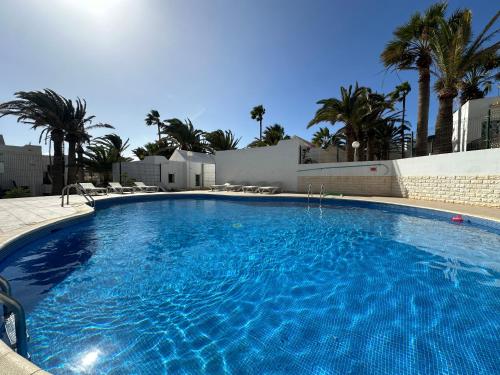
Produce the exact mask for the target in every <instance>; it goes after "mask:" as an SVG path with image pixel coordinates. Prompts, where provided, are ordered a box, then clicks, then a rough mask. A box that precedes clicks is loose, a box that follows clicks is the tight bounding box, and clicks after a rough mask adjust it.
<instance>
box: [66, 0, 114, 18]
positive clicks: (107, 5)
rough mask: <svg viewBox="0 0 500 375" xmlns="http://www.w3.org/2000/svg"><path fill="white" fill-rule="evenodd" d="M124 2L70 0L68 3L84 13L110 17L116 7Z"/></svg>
mask: <svg viewBox="0 0 500 375" xmlns="http://www.w3.org/2000/svg"><path fill="white" fill-rule="evenodd" d="M121 2H122V0H69V1H68V3H70V4H72V5H73V6H75V7H78V8H79V9H80V10H82V11H87V12H88V13H90V14H92V15H94V16H96V17H103V16H108V15H111V14H112V13H113V11H114V10H116V7H117V6H118V5H119V3H121Z"/></svg>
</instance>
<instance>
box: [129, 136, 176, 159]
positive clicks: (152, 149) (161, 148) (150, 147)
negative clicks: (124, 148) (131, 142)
mask: <svg viewBox="0 0 500 375" xmlns="http://www.w3.org/2000/svg"><path fill="white" fill-rule="evenodd" d="M175 149H176V145H175V144H173V143H172V142H170V141H169V140H167V139H166V138H162V139H161V141H160V142H158V141H156V142H148V143H146V144H145V145H144V146H142V147H137V148H135V149H133V150H132V152H133V153H134V155H135V156H137V158H138V159H139V160H144V158H145V157H146V156H155V155H159V156H164V157H166V158H167V159H169V158H170V156H172V154H173V153H174V151H175Z"/></svg>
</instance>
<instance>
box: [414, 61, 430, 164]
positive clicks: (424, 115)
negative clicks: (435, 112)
mask: <svg viewBox="0 0 500 375" xmlns="http://www.w3.org/2000/svg"><path fill="white" fill-rule="evenodd" d="M430 83H431V74H430V69H429V66H421V67H419V68H418V114H417V146H416V153H417V156H425V155H427V132H428V126H429V100H430V96H431V88H430Z"/></svg>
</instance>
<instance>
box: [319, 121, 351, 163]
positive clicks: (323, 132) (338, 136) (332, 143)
mask: <svg viewBox="0 0 500 375" xmlns="http://www.w3.org/2000/svg"><path fill="white" fill-rule="evenodd" d="M312 143H313V144H314V145H316V146H319V147H321V148H322V149H324V150H326V149H327V148H329V147H335V148H336V149H337V162H338V161H339V159H340V158H339V151H340V150H341V149H344V148H345V134H344V133H342V131H340V130H337V131H336V132H335V133H333V134H332V133H330V129H329V128H327V127H324V128H319V130H318V131H317V132H316V133H314V134H313V138H312Z"/></svg>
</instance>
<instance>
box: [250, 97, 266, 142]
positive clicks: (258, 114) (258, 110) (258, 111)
mask: <svg viewBox="0 0 500 375" xmlns="http://www.w3.org/2000/svg"><path fill="white" fill-rule="evenodd" d="M265 113H266V109H265V108H264V106H263V105H262V104H260V105H257V106H255V107H253V108H252V110H251V111H250V117H252V120H256V121H257V122H258V123H259V126H260V132H259V139H260V140H262V120H263V119H264V114H265Z"/></svg>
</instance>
